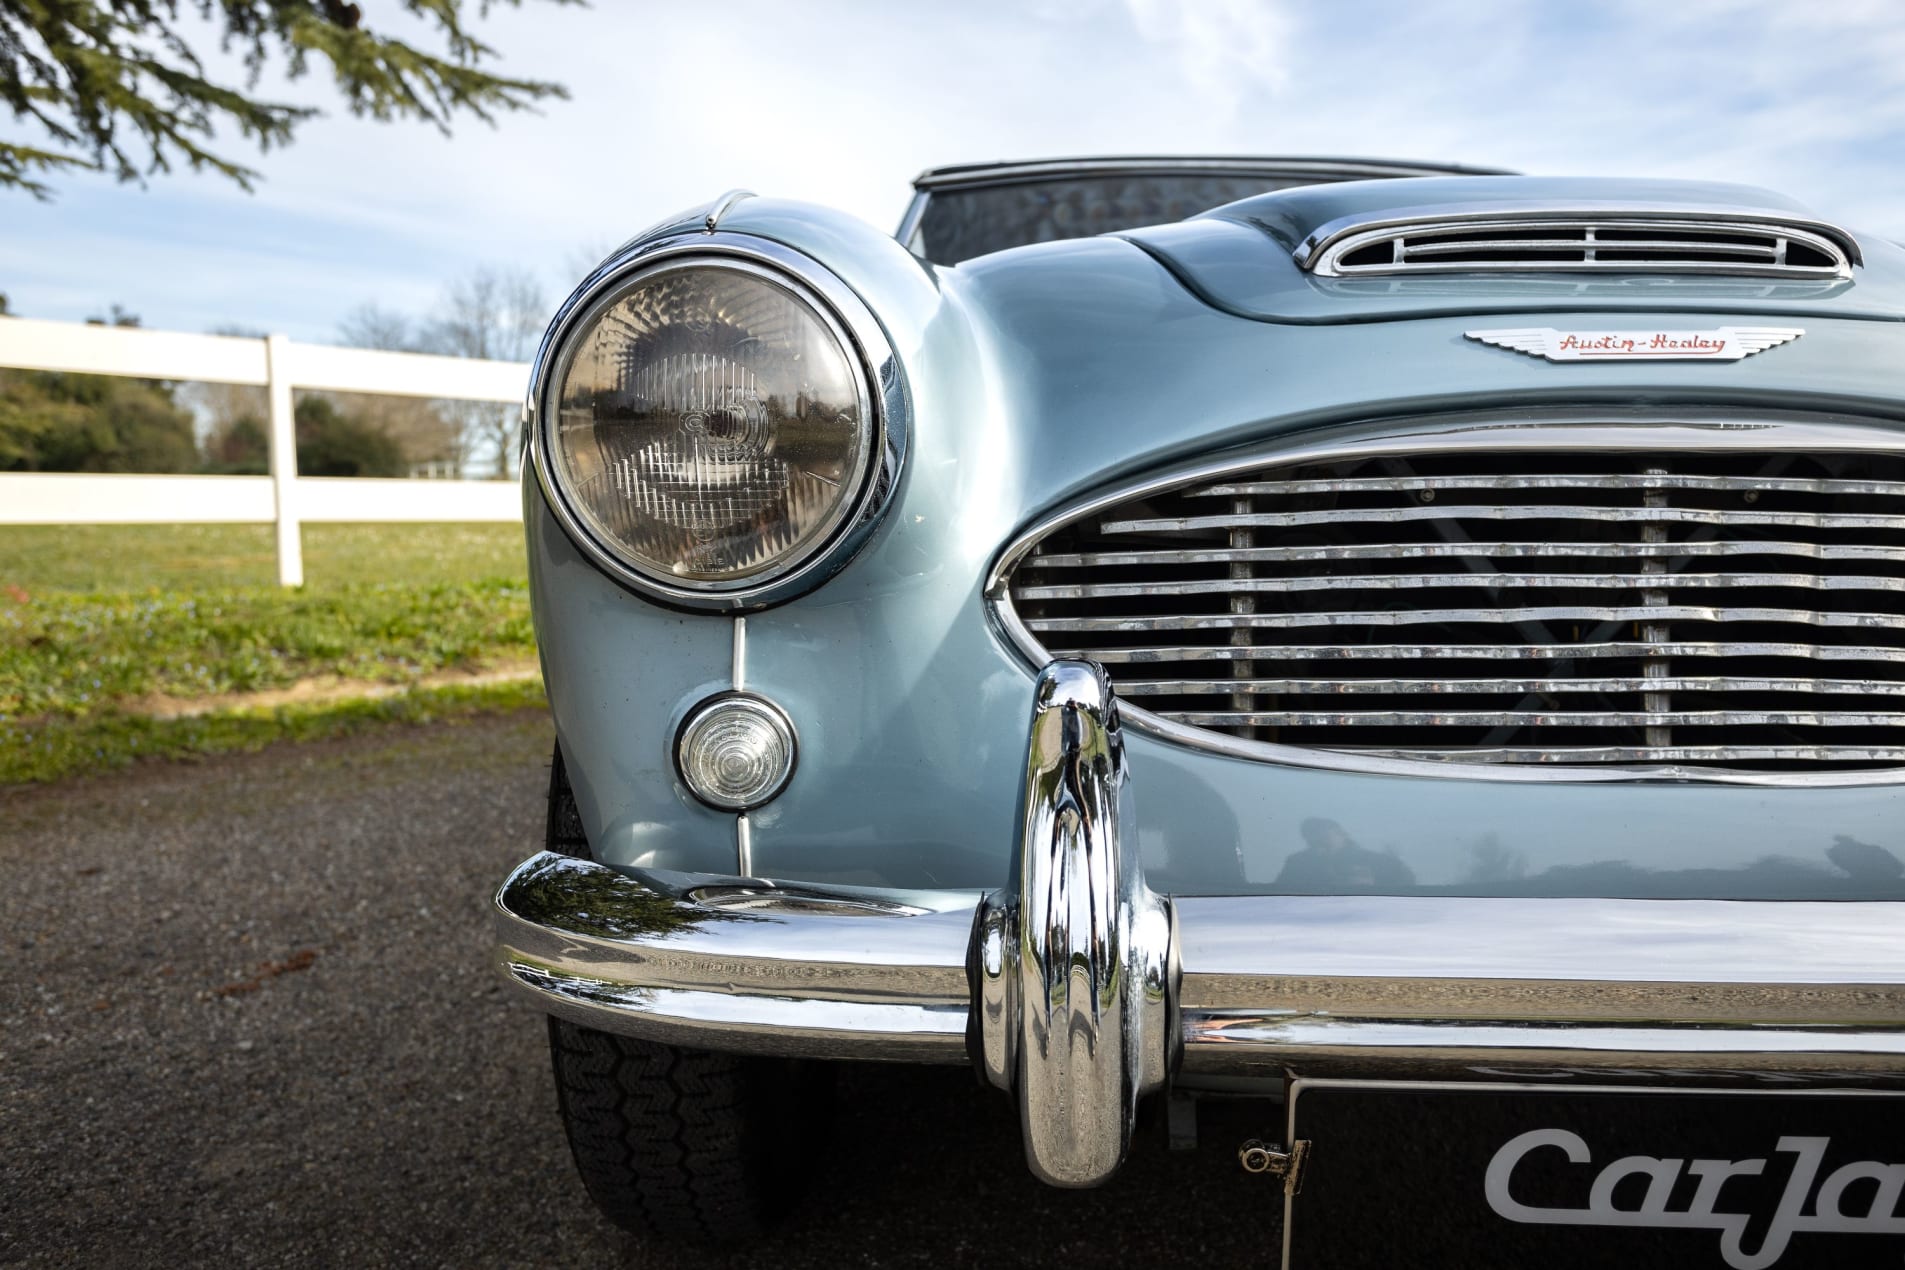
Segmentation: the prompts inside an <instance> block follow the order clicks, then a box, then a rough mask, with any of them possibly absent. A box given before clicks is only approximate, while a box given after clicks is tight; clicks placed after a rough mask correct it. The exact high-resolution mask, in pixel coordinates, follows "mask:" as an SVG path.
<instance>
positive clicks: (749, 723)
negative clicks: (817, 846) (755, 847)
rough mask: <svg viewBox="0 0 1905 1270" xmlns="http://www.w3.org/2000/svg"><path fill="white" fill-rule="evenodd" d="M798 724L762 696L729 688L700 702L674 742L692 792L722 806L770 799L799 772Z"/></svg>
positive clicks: (745, 806)
mask: <svg viewBox="0 0 1905 1270" xmlns="http://www.w3.org/2000/svg"><path fill="white" fill-rule="evenodd" d="M794 757H795V744H794V725H793V724H792V723H790V722H788V719H787V716H786V714H784V713H782V711H781V709H780V707H779V706H776V705H775V704H774V703H773V702H771V701H767V700H765V699H764V698H761V697H754V696H748V695H746V694H743V693H730V694H726V695H723V696H719V697H712V698H710V699H709V700H707V701H704V702H702V703H701V704H700V705H698V706H696V707H695V708H694V710H693V711H691V712H690V713H689V715H688V720H687V722H686V723H684V724H682V727H681V735H680V737H679V738H678V739H677V740H676V742H675V766H676V767H677V768H678V769H679V770H680V772H681V779H682V783H683V784H685V785H687V787H688V789H689V792H691V793H692V794H694V796H695V797H696V798H699V799H700V800H701V801H702V802H704V803H706V804H708V805H709V806H710V807H718V808H720V809H721V810H722V811H747V810H748V809H749V808H753V807H759V806H760V805H761V804H763V803H766V802H769V801H771V800H772V799H773V798H774V797H775V796H776V795H777V794H779V793H780V792H781V790H782V789H784V788H786V786H787V781H788V778H789V777H791V776H792V775H793V774H794Z"/></svg>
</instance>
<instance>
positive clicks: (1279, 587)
mask: <svg viewBox="0 0 1905 1270" xmlns="http://www.w3.org/2000/svg"><path fill="white" fill-rule="evenodd" d="M1663 577H1671V578H1672V579H1673V584H1674V586H1676V587H1691V588H1694V589H1696V590H1729V591H1739V590H1746V589H1749V588H1752V589H1764V588H1772V589H1775V590H1788V591H1901V592H1905V578H1875V577H1869V576H1865V575H1861V574H1835V575H1831V576H1826V577H1820V576H1818V575H1815V574H1808V573H1675V574H1659V573H1395V574H1360V573H1351V574H1339V575H1336V576H1321V577H1303V578H1240V579H1236V580H1234V581H1232V580H1223V581H1200V582H1096V583H1092V582H1087V583H1077V584H1060V585H1057V586H1035V587H1026V588H1025V590H1024V592H1023V595H1024V598H1026V599H1028V600H1082V599H1113V598H1118V597H1127V596H1136V595H1226V594H1245V593H1254V594H1264V593H1268V592H1275V591H1422V590H1433V589H1434V588H1436V587H1453V588H1457V589H1463V588H1474V587H1484V588H1487V589H1489V590H1506V589H1510V588H1515V587H1525V588H1533V589H1536V590H1542V591H1564V590H1615V591H1637V590H1640V589H1642V588H1643V587H1645V588H1654V587H1658V586H1659V585H1660V583H1661V579H1662V578H1663Z"/></svg>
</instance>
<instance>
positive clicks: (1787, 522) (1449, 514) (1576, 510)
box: [1102, 503, 1905, 534]
mask: <svg viewBox="0 0 1905 1270" xmlns="http://www.w3.org/2000/svg"><path fill="white" fill-rule="evenodd" d="M1607 513H1608V509H1607V508H1606V507H1586V506H1577V505H1562V504H1556V505H1555V506H1552V507H1550V506H1547V505H1545V504H1535V505H1532V506H1531V505H1526V504H1522V505H1513V506H1509V505H1490V504H1480V503H1475V504H1459V505H1449V506H1440V505H1438V506H1431V507H1395V508H1390V509H1388V510H1386V511H1385V512H1384V513H1383V515H1382V516H1381V517H1380V520H1382V521H1384V522H1387V523H1394V522H1396V521H1408V520H1604V519H1606V518H1607ZM1622 518H1623V519H1625V520H1627V521H1629V522H1630V523H1633V524H1685V525H1721V526H1737V527H1744V526H1748V525H1784V526H1791V527H1794V528H1800V529H1890V530H1905V516H1887V515H1866V514H1862V513H1853V512H1780V511H1759V510H1755V509H1750V508H1749V509H1747V510H1743V511H1735V510H1728V509H1720V508H1711V507H1636V508H1631V509H1627V510H1626V511H1624V512H1623V517H1622ZM1375 519H1378V518H1377V517H1372V516H1371V515H1370V514H1369V512H1368V511H1366V510H1364V509H1362V508H1343V509H1336V510H1330V511H1291V512H1285V513H1284V514H1282V515H1281V516H1278V517H1276V518H1275V519H1274V520H1272V519H1270V518H1269V517H1268V516H1266V515H1265V514H1263V513H1259V512H1248V513H1236V512H1232V513H1225V514H1219V515H1211V516H1157V517H1150V518H1144V519H1136V520H1108V521H1106V522H1105V523H1104V525H1103V526H1102V528H1103V529H1104V532H1106V533H1108V534H1131V533H1159V532H1164V533H1175V532H1182V531H1185V530H1196V529H1235V528H1257V527H1268V528H1283V527H1287V526H1290V525H1342V524H1367V523H1369V522H1370V521H1371V520H1375Z"/></svg>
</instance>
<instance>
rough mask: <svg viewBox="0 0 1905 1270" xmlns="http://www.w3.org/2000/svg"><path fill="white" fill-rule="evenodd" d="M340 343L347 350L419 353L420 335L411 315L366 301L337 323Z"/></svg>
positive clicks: (372, 301)
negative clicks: (370, 349)
mask: <svg viewBox="0 0 1905 1270" xmlns="http://www.w3.org/2000/svg"><path fill="white" fill-rule="evenodd" d="M337 339H338V343H340V344H342V345H344V346H345V347H346V348H381V349H384V350H386V351H388V352H392V353H414V352H416V351H417V343H418V341H417V332H416V329H415V326H414V324H413V323H412V322H411V321H410V318H409V317H408V315H406V314H403V313H399V312H397V310H395V309H386V308H385V307H384V306H383V305H381V304H379V303H377V302H376V301H375V300H366V301H365V302H364V303H362V304H360V305H358V306H357V307H356V308H354V309H352V310H351V311H350V312H349V313H346V314H345V315H344V320H343V321H342V322H339V323H338V324H337Z"/></svg>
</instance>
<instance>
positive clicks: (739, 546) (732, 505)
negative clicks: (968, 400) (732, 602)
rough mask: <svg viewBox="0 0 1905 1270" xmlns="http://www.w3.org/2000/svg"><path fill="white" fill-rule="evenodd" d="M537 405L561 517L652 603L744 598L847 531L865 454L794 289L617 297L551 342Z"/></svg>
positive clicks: (842, 345) (871, 445)
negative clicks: (549, 380) (552, 370)
mask: <svg viewBox="0 0 1905 1270" xmlns="http://www.w3.org/2000/svg"><path fill="white" fill-rule="evenodd" d="M554 382H555V389H554V392H553V393H552V396H551V400H550V401H549V402H548V403H547V409H548V410H549V412H550V413H549V417H548V419H547V425H546V426H547V432H546V434H545V435H546V439H547V443H548V460H549V466H550V468H551V469H552V475H553V477H554V480H555V483H556V485H557V487H558V489H559V491H560V492H561V494H562V496H563V499H564V502H565V503H566V505H567V506H568V508H569V510H570V511H571V513H572V514H573V515H574V517H575V518H576V519H577V520H578V521H579V522H581V527H582V529H583V530H584V531H585V532H587V533H588V534H589V535H590V536H591V537H593V538H594V539H595V540H596V542H598V543H599V544H600V545H601V546H602V547H603V548H604V549H606V550H607V551H608V552H609V553H610V554H611V555H612V556H614V557H615V558H616V559H617V560H619V561H621V562H622V563H623V564H625V565H626V566H628V567H629V568H630V569H632V570H634V571H635V572H636V573H637V574H639V575H641V576H642V577H643V578H646V579H651V580H653V581H654V582H656V583H658V584H660V587H661V589H663V590H668V591H680V592H687V593H690V594H694V593H713V594H719V593H721V592H724V591H731V590H738V589H743V588H749V587H755V586H759V585H761V584H763V583H765V582H768V581H770V580H772V579H774V578H777V577H781V576H783V575H785V574H786V573H788V572H790V571H791V570H793V569H795V568H797V567H798V566H799V565H800V564H802V563H804V562H805V561H806V560H808V559H811V558H812V557H813V556H814V555H815V554H816V553H817V552H818V551H820V550H821V549H822V548H823V547H824V546H825V545H826V544H827V542H828V541H829V540H830V539H831V538H832V536H833V534H834V532H835V531H836V530H837V529H839V527H840V526H841V524H842V522H843V521H845V520H846V518H847V517H848V516H849V515H850V514H851V513H852V511H853V509H854V507H855V506H856V504H857V503H858V501H859V498H860V494H861V492H862V491H863V489H864V487H865V485H866V480H867V475H868V472H869V470H870V468H871V467H872V466H873V462H874V459H875V457H876V450H877V434H876V429H877V424H878V419H877V417H876V408H875V406H874V403H873V400H872V398H871V396H870V393H869V390H868V383H867V375H866V373H865V371H864V370H863V369H862V366H861V363H860V361H859V359H858V358H857V356H856V355H855V353H854V351H853V345H852V343H851V341H850V340H849V338H848V336H847V335H846V333H845V331H844V330H843V329H842V327H841V326H840V324H839V322H838V321H837V320H836V319H835V318H834V317H833V315H832V314H831V313H830V312H829V311H828V309H827V307H826V306H825V305H824V304H823V303H821V302H820V301H819V300H818V299H816V298H815V297H813V296H812V295H811V294H810V293H808V292H807V291H806V289H805V288H804V287H802V286H801V285H800V284H799V283H797V282H795V281H794V280H792V279H791V278H788V277H786V276H784V275H782V274H780V273H779V272H777V271H774V270H770V269H767V268H764V267H762V266H759V265H756V264H754V263H752V262H750V261H745V260H741V259H738V258H737V259H727V258H713V257H700V258H687V259H679V260H670V261H666V262H663V263H661V264H659V265H656V266H652V267H650V268H648V269H644V270H641V271H639V272H637V273H635V274H633V275H631V276H630V277H629V278H627V279H625V280H623V281H622V282H620V283H619V284H618V285H616V286H615V287H614V288H613V289H611V290H609V291H608V292H607V293H606V294H605V295H604V296H603V298H602V299H600V300H599V301H597V302H596V304H595V305H594V306H593V307H592V309H591V312H590V314H589V315H588V316H586V317H585V319H584V321H583V322H582V323H581V324H580V325H579V326H578V329H577V333H576V335H575V336H573V337H572V338H570V339H569V340H568V341H567V342H566V351H565V353H564V355H563V358H562V361H561V363H560V364H559V365H558V366H557V368H556V377H555V381H554Z"/></svg>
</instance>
